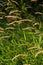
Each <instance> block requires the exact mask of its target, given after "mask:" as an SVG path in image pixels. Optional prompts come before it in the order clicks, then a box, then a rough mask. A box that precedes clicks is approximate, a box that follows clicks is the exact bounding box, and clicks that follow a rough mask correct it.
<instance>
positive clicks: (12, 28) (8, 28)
mask: <svg viewBox="0 0 43 65" xmlns="http://www.w3.org/2000/svg"><path fill="white" fill-rule="evenodd" d="M14 29H15V28H14V27H7V28H5V30H14Z"/></svg>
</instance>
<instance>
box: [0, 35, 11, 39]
mask: <svg viewBox="0 0 43 65" xmlns="http://www.w3.org/2000/svg"><path fill="white" fill-rule="evenodd" d="M9 37H10V36H2V37H0V39H4V38H9Z"/></svg>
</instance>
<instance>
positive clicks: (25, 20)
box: [20, 19, 32, 22]
mask: <svg viewBox="0 0 43 65" xmlns="http://www.w3.org/2000/svg"><path fill="white" fill-rule="evenodd" d="M20 21H21V22H32V20H30V19H23V20H20Z"/></svg>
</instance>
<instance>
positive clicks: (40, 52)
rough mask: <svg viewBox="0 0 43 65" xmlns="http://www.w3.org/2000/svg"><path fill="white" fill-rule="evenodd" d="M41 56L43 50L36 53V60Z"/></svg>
mask: <svg viewBox="0 0 43 65" xmlns="http://www.w3.org/2000/svg"><path fill="white" fill-rule="evenodd" d="M39 54H43V50H42V51H39V52H37V53H36V55H35V58H36V57H37V56H38V55H39Z"/></svg>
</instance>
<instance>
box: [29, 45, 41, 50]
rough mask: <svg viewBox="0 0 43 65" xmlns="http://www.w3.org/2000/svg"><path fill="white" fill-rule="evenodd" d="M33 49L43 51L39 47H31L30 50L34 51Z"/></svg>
mask: <svg viewBox="0 0 43 65" xmlns="http://www.w3.org/2000/svg"><path fill="white" fill-rule="evenodd" d="M33 49H41V48H40V47H38V46H34V47H30V48H29V49H28V50H33Z"/></svg>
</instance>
